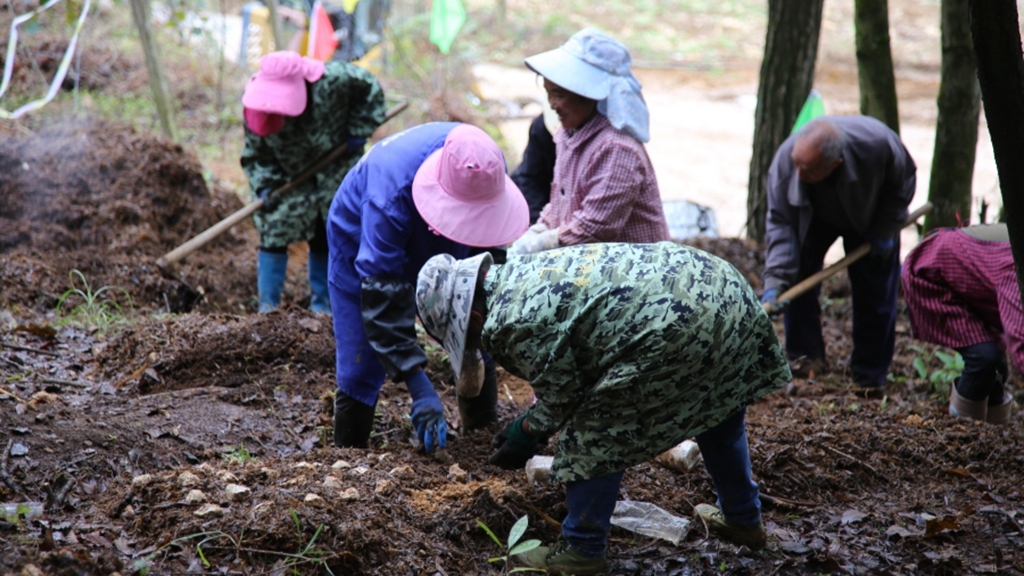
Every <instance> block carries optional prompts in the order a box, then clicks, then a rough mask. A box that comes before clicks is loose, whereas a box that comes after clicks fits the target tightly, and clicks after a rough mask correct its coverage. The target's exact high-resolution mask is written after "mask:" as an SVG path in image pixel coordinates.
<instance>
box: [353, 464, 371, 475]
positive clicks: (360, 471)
mask: <svg viewBox="0 0 1024 576" xmlns="http://www.w3.org/2000/svg"><path fill="white" fill-rule="evenodd" d="M369 471H370V469H369V468H367V467H366V466H358V467H356V468H353V469H352V473H353V474H355V475H356V476H362V475H363V474H366V473H367V472H369Z"/></svg>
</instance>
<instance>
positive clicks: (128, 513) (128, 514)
mask: <svg viewBox="0 0 1024 576" xmlns="http://www.w3.org/2000/svg"><path fill="white" fill-rule="evenodd" d="M121 517H122V518H124V519H125V520H132V519H134V518H135V508H132V505H131V504H129V505H127V506H125V507H124V512H121Z"/></svg>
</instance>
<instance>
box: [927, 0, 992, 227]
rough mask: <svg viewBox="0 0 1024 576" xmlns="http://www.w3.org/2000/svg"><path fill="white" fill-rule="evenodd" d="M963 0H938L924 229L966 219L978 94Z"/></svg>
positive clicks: (965, 1)
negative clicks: (937, 67)
mask: <svg viewBox="0 0 1024 576" xmlns="http://www.w3.org/2000/svg"><path fill="white" fill-rule="evenodd" d="M969 14H970V9H969V7H968V5H967V0H942V80H941V83H940V84H939V101H938V104H939V117H938V120H937V121H936V124H935V153H934V155H933V156H932V173H931V178H930V179H929V186H928V201H929V202H931V203H932V205H933V206H934V207H935V208H934V210H932V213H931V214H928V215H927V216H925V219H924V229H925V231H928V230H932V229H934V228H939V227H942V226H958V225H960V224H961V223H963V224H966V223H969V222H970V221H971V181H972V179H973V178H974V156H975V151H976V150H977V147H978V115H979V114H980V112H981V94H980V92H979V89H978V76H977V74H978V66H977V64H976V62H975V59H974V44H973V43H972V42H971V25H970V17H969Z"/></svg>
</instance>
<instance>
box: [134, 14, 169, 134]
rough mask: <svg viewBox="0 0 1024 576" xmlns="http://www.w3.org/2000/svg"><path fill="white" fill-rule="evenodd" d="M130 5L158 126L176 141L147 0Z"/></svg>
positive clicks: (165, 82)
mask: <svg viewBox="0 0 1024 576" xmlns="http://www.w3.org/2000/svg"><path fill="white" fill-rule="evenodd" d="M131 5H132V19H133V20H135V27H136V28H138V29H139V40H140V41H141V42H142V51H143V52H144V53H145V55H146V71H147V72H149V88H150V90H152V91H153V101H154V103H155V104H156V113H157V115H158V116H160V128H161V129H163V132H164V136H166V137H168V138H170V139H171V140H175V141H177V140H178V130H177V127H176V126H175V125H174V108H173V107H172V106H171V96H170V93H169V91H168V90H167V79H166V78H164V68H163V65H162V64H161V63H160V52H159V51H158V50H157V46H156V42H154V40H153V35H152V34H151V33H150V23H151V19H150V17H149V0H131Z"/></svg>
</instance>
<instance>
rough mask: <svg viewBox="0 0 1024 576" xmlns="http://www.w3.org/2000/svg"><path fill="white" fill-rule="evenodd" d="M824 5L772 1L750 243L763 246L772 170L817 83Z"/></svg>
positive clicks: (757, 115) (751, 188)
mask: <svg viewBox="0 0 1024 576" xmlns="http://www.w3.org/2000/svg"><path fill="white" fill-rule="evenodd" d="M823 4H824V0H806V1H801V2H793V1H792V0H790V1H785V0H768V33H767V37H766V39H765V46H764V60H762V61H761V78H760V83H759V84H758V87H757V108H756V109H755V111H754V149H753V153H752V155H751V158H750V178H749V180H748V181H747V190H748V193H747V237H749V238H752V239H754V240H756V241H758V242H761V241H763V240H764V231H765V213H766V211H767V206H766V198H767V193H766V184H765V178H766V177H767V175H768V167H769V166H770V165H771V163H772V158H774V157H775V151H776V150H777V149H778V147H779V145H780V144H782V141H783V140H785V139H786V137H787V136H789V133H790V131H791V130H792V128H793V122H795V121H796V117H797V114H799V113H800V108H801V106H803V103H804V101H805V100H806V99H807V95H808V94H809V93H810V91H811V87H812V85H813V83H814V62H815V60H816V59H817V57H818V33H819V32H820V30H821V12H822V6H823Z"/></svg>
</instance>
